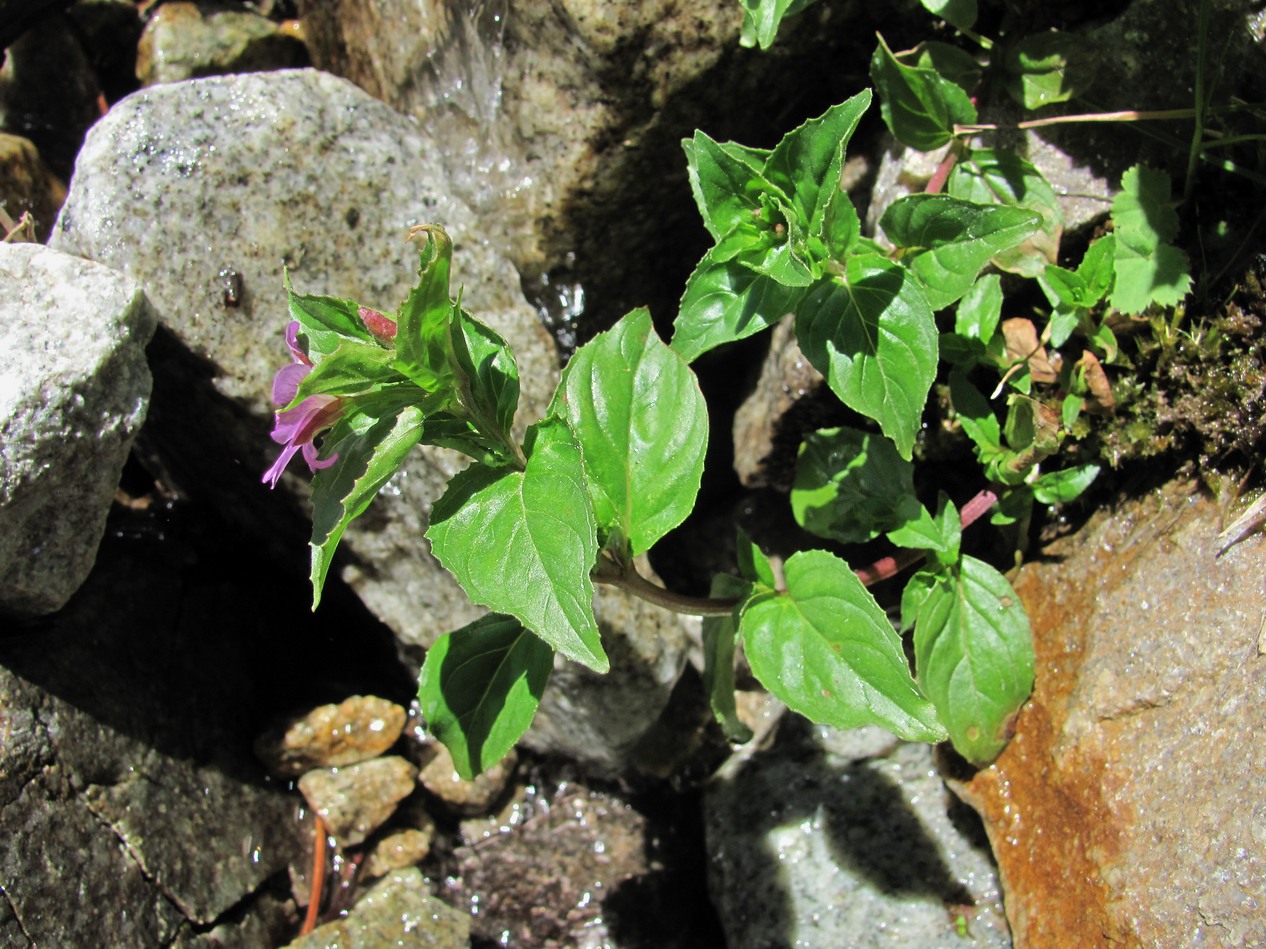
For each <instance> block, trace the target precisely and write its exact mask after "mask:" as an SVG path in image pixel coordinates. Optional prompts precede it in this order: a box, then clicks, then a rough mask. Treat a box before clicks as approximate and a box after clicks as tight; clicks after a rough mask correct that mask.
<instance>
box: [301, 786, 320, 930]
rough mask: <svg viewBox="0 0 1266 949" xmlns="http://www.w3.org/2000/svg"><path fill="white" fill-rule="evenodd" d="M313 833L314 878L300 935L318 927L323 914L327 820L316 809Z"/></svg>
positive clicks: (310, 882)
mask: <svg viewBox="0 0 1266 949" xmlns="http://www.w3.org/2000/svg"><path fill="white" fill-rule="evenodd" d="M312 818H313V828H312V830H313V833H314V834H315V835H316V839H315V840H314V841H313V842H312V879H311V880H309V881H308V912H307V915H306V916H304V918H303V928H302V929H300V930H299V935H300V936H306V935H307V934H308V933H310V932H312V930H314V929H316V922H317V917H318V916H319V915H320V914H321V890H322V889H324V888H325V849H326V846H327V844H326V840H325V834H326V831H325V821H323V820H322V819H321V815H320V814H318V813H316V812H315V811H314V812H313V814H312Z"/></svg>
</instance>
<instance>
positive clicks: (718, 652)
mask: <svg viewBox="0 0 1266 949" xmlns="http://www.w3.org/2000/svg"><path fill="white" fill-rule="evenodd" d="M751 588H752V585H751V584H750V583H746V582H744V581H743V580H740V579H739V578H738V577H731V576H728V575H727V574H718V575H717V576H716V577H714V578H713V580H712V596H714V597H737V598H744V597H746V596H747V595H748V593H749V592H751ZM739 609H741V607H740V608H739ZM739 609H735V611H734V612H733V613H731V614H730V615H729V616H705V617H704V618H703V688H704V691H705V692H707V694H708V702H709V704H710V705H711V706H712V714H713V715H714V716H716V720H717V722H719V723H720V725H721V729H722V731H724V732H725V737H726V738H728V739H729V740H730V741H732V742H736V743H739V744H741V743H743V742H745V741H750V740H751V737H752V730H751V729H750V728H748V727H747V726H746V725H744V724H743V723H742V722H741V721H740V720H739V717H738V709H737V708H736V706H735V704H734V651H735V648H734V647H735V644H736V640H737V638H738V621H737V620H736V619H735V617H736V616H737V614H738V613H739Z"/></svg>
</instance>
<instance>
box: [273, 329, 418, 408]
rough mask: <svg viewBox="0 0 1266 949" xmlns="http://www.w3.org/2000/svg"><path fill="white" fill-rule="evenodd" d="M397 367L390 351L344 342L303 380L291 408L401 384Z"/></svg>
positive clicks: (363, 344) (369, 344)
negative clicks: (308, 400) (315, 397)
mask: <svg viewBox="0 0 1266 949" xmlns="http://www.w3.org/2000/svg"><path fill="white" fill-rule="evenodd" d="M394 363H395V353H393V352H392V351H391V350H389V349H383V348H382V347H381V346H376V345H374V344H372V343H361V342H357V341H356V340H354V339H346V338H344V339H342V341H341V342H340V343H339V345H338V348H337V349H335V350H334V351H333V352H332V353H330V354H329V355H327V356H325V357H324V358H323V359H321V361H320V362H318V363H317V364H316V365H315V366H314V367H313V368H312V371H311V372H309V373H308V374H307V375H306V376H304V377H303V381H302V382H300V383H299V388H298V390H297V391H296V392H295V397H294V399H293V401H291V403H290V406H288V408H289V407H293V406H295V405H298V404H299V403H300V402H302V401H303V400H304V399H306V398H307V397H308V396H310V395H354V394H356V393H359V392H365V391H366V390H369V389H373V388H377V387H381V386H383V385H388V384H390V383H395V382H401V381H403V377H402V376H401V375H400V373H399V372H398V371H397V370H396V368H395V365H394ZM414 391H415V392H416V394H417V396H418V398H422V397H424V396H425V393H423V392H422V391H420V390H417V389H416V388H415V390H414Z"/></svg>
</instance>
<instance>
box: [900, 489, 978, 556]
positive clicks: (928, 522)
mask: <svg viewBox="0 0 1266 949" xmlns="http://www.w3.org/2000/svg"><path fill="white" fill-rule="evenodd" d="M919 511H920V513H921V516H920V517H918V518H917V519H912V520H911V521H910V522H909V523H907V524H905V525H904V526H902V527H900V528H898V529H897V530H894V531H889V532H888V535H887V536H888V539H889V540H890V541H892V542H893V543H894V544H896V545H897V546H898V547H910V548H913V549H914V550H927V551H931V552H932V553H933V554H935V555H936V559H937V560H941V561H945V562H950V563H952V562H954V561H956V560H957V559H958V547H959V543H960V542H961V541H962V536H963V528H962V523H961V521H960V519H959V514H958V508H956V507H954V505H953V503H952V502H951V501H950V499H949V498H948V497H946V496H945V494H944V493H942V494H941V497H940V503H939V505H938V507H937V510H936V516H935V517H933V516H932V515H931V514H929V513H928V512H927V510H926V508H924V507H923V505H919Z"/></svg>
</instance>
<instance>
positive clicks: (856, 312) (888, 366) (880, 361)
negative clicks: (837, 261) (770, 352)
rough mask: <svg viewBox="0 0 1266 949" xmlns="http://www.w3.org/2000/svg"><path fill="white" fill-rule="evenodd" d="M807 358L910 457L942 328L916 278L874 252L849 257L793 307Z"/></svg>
mask: <svg viewBox="0 0 1266 949" xmlns="http://www.w3.org/2000/svg"><path fill="white" fill-rule="evenodd" d="M796 338H797V340H798V341H799V343H800V348H801V350H803V352H804V355H805V358H806V359H808V360H809V362H810V364H811V365H812V366H813V367H814V368H815V369H817V370H818V371H819V372H821V373H822V374H823V375H824V376H826V380H827V383H828V384H829V385H830V387H831V391H833V392H834V393H835V394H836V395H837V396H839V398H840V400H841V401H843V403H844V404H845V405H847V406H848V407H849V408H851V409H853V410H855V411H857V412H861V413H862V414H863V415H866V416H869V417H870V418H873V419H875V420H876V421H877V422H878V423H879V426H880V428H882V429H883V432H884V434H885V435H887V436H888V437H889V438H891V439H892V440H893V441H894V442H895V443H896V445H897V450H898V451H899V452H900V453H901V456H902V457H903V458H909V457H910V453H911V451H912V450H913V447H914V436H915V434H916V433H917V432H918V430H919V426H920V424H921V419H922V414H923V404H924V402H926V401H927V394H928V390H929V389H930V388H931V387H932V380H933V378H934V377H935V375H936V362H937V355H936V354H937V334H936V324H935V322H934V321H933V319H932V310H931V308H930V307H929V306H928V303H927V298H926V297H925V296H924V294H923V291H922V289H921V288H920V287H919V285H918V283H917V282H916V281H915V280H913V279H910V278H909V277H908V276H907V274H906V270H905V268H903V267H901V266H899V265H897V264H894V263H893V262H892V261H890V260H888V259H886V258H884V257H877V256H873V255H870V254H858V255H854V256H852V257H850V258H849V259H848V261H847V263H846V265H845V276H844V278H843V279H841V278H836V277H832V278H828V279H826V280H822V281H819V283H818V284H817V285H816V286H815V287H814V288H813V289H812V290H811V291H810V292H809V293H808V295H807V296H806V297H805V298H804V302H803V303H801V304H800V306H799V308H798V309H797V311H796Z"/></svg>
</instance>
